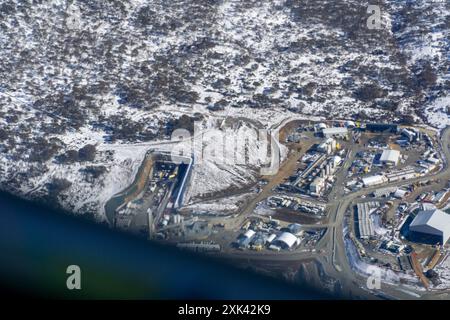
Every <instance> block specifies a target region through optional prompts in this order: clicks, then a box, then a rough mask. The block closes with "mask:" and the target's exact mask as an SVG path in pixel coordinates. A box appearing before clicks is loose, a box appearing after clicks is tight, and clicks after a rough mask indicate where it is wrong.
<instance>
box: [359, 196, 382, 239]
mask: <svg viewBox="0 0 450 320" xmlns="http://www.w3.org/2000/svg"><path fill="white" fill-rule="evenodd" d="M378 205H379V203H378V202H364V203H358V204H357V205H356V210H357V211H358V229H359V237H360V238H361V239H370V238H371V237H373V236H375V230H374V227H373V222H372V219H370V213H371V212H372V211H373V210H374V209H376V208H377V207H378Z"/></svg>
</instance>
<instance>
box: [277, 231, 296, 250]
mask: <svg viewBox="0 0 450 320" xmlns="http://www.w3.org/2000/svg"><path fill="white" fill-rule="evenodd" d="M297 241H298V238H297V237H296V236H294V235H293V234H292V233H290V232H283V233H282V234H280V235H279V236H278V237H277V238H276V239H275V240H274V242H275V243H277V244H280V245H281V246H282V247H283V248H285V249H290V248H292V247H293V246H294V244H296V243H297Z"/></svg>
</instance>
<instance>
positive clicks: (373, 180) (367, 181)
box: [362, 174, 387, 187]
mask: <svg viewBox="0 0 450 320" xmlns="http://www.w3.org/2000/svg"><path fill="white" fill-rule="evenodd" d="M386 181H387V179H386V177H385V176H384V175H381V174H378V175H375V176H369V177H364V178H362V182H363V184H364V187H372V186H376V185H379V184H382V183H385V182H386Z"/></svg>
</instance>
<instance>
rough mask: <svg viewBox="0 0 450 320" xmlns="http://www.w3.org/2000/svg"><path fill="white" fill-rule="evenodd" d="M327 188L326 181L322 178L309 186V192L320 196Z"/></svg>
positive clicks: (316, 179) (318, 178)
mask: <svg viewBox="0 0 450 320" xmlns="http://www.w3.org/2000/svg"><path fill="white" fill-rule="evenodd" d="M324 187H325V179H324V178H322V177H317V178H315V179H314V181H313V182H312V183H311V184H310V185H309V191H311V193H314V194H320V193H321V192H322V190H323V188H324Z"/></svg>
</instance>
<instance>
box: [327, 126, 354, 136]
mask: <svg viewBox="0 0 450 320" xmlns="http://www.w3.org/2000/svg"><path fill="white" fill-rule="evenodd" d="M322 134H323V136H324V137H325V138H344V137H345V136H346V135H347V134H348V129H347V128H342V127H333V128H325V129H323V130H322Z"/></svg>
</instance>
